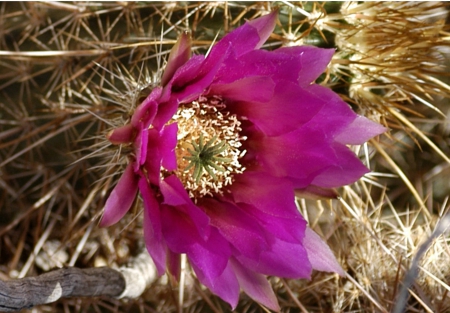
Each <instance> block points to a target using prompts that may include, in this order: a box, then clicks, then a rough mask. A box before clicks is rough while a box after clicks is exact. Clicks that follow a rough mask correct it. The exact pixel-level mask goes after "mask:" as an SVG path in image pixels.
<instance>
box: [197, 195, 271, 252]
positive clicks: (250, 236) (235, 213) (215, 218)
mask: <svg viewBox="0 0 450 313" xmlns="http://www.w3.org/2000/svg"><path fill="white" fill-rule="evenodd" d="M200 205H201V206H202V207H203V208H204V209H205V211H206V213H207V214H208V216H209V217H210V218H211V225H213V226H215V227H216V228H217V229H218V230H219V232H220V233H221V234H222V236H223V237H225V239H227V240H228V242H229V243H230V244H231V245H233V246H234V247H235V248H236V249H237V250H238V251H239V252H240V253H241V254H242V255H245V256H248V257H250V258H254V259H258V257H259V255H260V254H261V251H264V250H267V249H269V245H268V243H267V240H266V238H265V235H266V233H265V231H264V229H263V228H261V227H260V226H259V224H258V223H257V221H255V220H254V219H253V218H252V217H251V216H250V215H248V214H247V213H246V212H245V211H243V210H241V209H239V208H238V207H236V206H234V205H233V204H231V203H226V202H220V201H217V200H214V199H206V200H204V201H202V202H201V204H200Z"/></svg>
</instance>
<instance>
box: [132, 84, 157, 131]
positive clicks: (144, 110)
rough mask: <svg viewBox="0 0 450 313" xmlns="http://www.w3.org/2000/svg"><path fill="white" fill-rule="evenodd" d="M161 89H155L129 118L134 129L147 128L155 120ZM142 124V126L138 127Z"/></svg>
mask: <svg viewBox="0 0 450 313" xmlns="http://www.w3.org/2000/svg"><path fill="white" fill-rule="evenodd" d="M161 92H162V88H161V87H156V88H155V89H153V90H152V92H151V93H150V95H148V97H147V98H145V100H144V101H143V102H142V103H141V104H140V105H139V106H138V107H137V108H136V110H135V111H134V113H133V116H132V117H131V125H133V127H134V128H139V127H142V128H148V127H149V126H150V124H151V123H152V121H153V119H154V118H155V115H156V111H157V109H158V100H159V98H160V97H161ZM140 123H142V126H140Z"/></svg>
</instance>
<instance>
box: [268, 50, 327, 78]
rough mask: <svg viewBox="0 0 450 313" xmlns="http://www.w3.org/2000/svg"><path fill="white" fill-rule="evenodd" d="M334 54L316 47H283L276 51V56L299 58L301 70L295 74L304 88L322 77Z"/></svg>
mask: <svg viewBox="0 0 450 313" xmlns="http://www.w3.org/2000/svg"><path fill="white" fill-rule="evenodd" d="M334 52H335V50H334V49H321V48H317V47H314V46H299V47H282V48H279V49H277V50H275V51H274V53H276V54H284V55H291V56H292V57H298V61H299V63H300V70H299V71H298V72H294V73H295V74H296V75H297V82H298V83H299V84H300V86H302V87H305V86H308V85H310V84H311V83H312V82H314V81H315V80H316V79H317V78H318V77H319V76H320V75H322V73H323V72H324V71H325V70H326V68H327V66H328V64H329V63H330V61H331V58H332V57H333V54H334Z"/></svg>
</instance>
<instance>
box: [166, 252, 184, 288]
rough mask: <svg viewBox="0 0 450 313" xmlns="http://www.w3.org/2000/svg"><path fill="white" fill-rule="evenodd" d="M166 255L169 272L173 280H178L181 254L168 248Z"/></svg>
mask: <svg viewBox="0 0 450 313" xmlns="http://www.w3.org/2000/svg"><path fill="white" fill-rule="evenodd" d="M167 257H168V261H167V263H168V264H167V266H168V268H169V272H170V274H172V276H173V278H175V280H177V281H179V280H180V272H181V255H180V254H179V253H175V252H172V251H170V250H168V253H167Z"/></svg>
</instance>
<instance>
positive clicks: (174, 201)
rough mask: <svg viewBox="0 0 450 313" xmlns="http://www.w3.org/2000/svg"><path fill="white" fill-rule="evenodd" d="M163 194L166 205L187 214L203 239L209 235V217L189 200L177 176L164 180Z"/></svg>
mask: <svg viewBox="0 0 450 313" xmlns="http://www.w3.org/2000/svg"><path fill="white" fill-rule="evenodd" d="M160 188H161V193H162V194H163V196H164V202H163V203H164V204H168V205H171V206H174V207H176V208H177V209H178V210H180V211H182V212H184V213H185V214H187V215H188V216H189V217H190V218H191V220H192V221H193V223H194V225H195V226H196V228H197V231H198V233H199V234H200V236H202V238H206V237H207V236H208V235H209V229H210V227H209V217H208V215H206V214H205V212H203V211H202V210H201V209H200V208H199V207H197V206H196V205H195V204H194V203H193V202H192V200H191V198H189V195H188V193H187V191H186V189H184V186H183V184H182V183H181V181H180V180H179V179H178V177H176V176H175V175H171V176H169V177H166V178H164V180H163V181H161V184H160Z"/></svg>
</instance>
